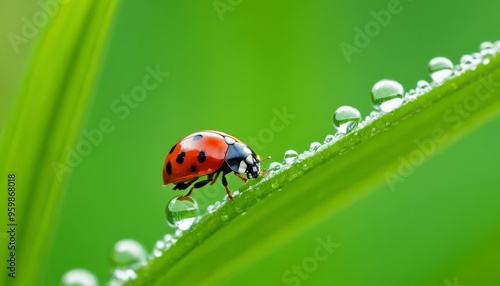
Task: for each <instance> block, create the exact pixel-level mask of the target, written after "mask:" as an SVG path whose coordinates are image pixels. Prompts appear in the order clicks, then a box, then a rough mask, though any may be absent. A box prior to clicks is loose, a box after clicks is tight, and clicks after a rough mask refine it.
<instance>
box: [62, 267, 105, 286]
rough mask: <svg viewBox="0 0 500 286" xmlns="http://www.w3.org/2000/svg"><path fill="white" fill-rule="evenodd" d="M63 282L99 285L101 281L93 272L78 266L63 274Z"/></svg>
mask: <svg viewBox="0 0 500 286" xmlns="http://www.w3.org/2000/svg"><path fill="white" fill-rule="evenodd" d="M61 284H62V285H63V286H97V285H98V284H99V283H98V282H97V278H96V276H95V275H94V274H93V273H92V272H90V271H88V270H86V269H81V268H76V269H71V270H69V271H68V272H66V273H65V274H64V275H63V276H62V278H61Z"/></svg>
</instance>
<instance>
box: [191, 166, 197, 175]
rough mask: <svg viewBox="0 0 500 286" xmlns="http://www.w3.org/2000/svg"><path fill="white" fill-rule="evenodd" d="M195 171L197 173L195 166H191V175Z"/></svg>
mask: <svg viewBox="0 0 500 286" xmlns="http://www.w3.org/2000/svg"><path fill="white" fill-rule="evenodd" d="M196 171H198V168H196V166H195V165H191V172H193V173H194V172H196Z"/></svg>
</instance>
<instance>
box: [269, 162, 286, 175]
mask: <svg viewBox="0 0 500 286" xmlns="http://www.w3.org/2000/svg"><path fill="white" fill-rule="evenodd" d="M281 168H283V165H282V164H281V163H278V162H272V163H271V164H269V171H270V172H273V173H275V172H278V171H279V170H281Z"/></svg>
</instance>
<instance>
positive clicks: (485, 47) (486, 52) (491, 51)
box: [479, 42, 495, 64]
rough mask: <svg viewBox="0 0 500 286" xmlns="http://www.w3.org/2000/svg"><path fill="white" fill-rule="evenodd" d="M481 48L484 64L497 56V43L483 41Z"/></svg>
mask: <svg viewBox="0 0 500 286" xmlns="http://www.w3.org/2000/svg"><path fill="white" fill-rule="evenodd" d="M479 50H480V51H481V52H480V53H481V57H482V58H483V64H488V63H489V62H490V60H491V58H493V57H494V56H495V45H494V44H493V43H492V42H483V43H481V45H480V46H479Z"/></svg>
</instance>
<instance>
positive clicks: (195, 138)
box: [193, 134, 203, 141]
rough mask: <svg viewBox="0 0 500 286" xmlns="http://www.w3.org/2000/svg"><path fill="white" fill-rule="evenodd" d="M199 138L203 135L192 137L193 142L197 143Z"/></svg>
mask: <svg viewBox="0 0 500 286" xmlns="http://www.w3.org/2000/svg"><path fill="white" fill-rule="evenodd" d="M201 138H203V135H201V134H198V135H195V136H194V137H193V140H194V141H198V140H200V139H201Z"/></svg>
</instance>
